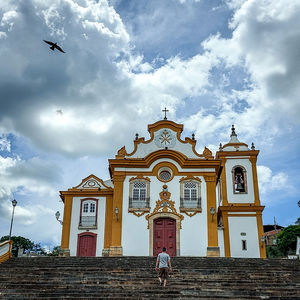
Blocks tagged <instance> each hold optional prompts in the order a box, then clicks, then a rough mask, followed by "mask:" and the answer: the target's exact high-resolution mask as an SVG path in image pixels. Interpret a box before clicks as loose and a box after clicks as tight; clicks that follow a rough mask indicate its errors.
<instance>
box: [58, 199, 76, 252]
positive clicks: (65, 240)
mask: <svg viewBox="0 0 300 300" xmlns="http://www.w3.org/2000/svg"><path fill="white" fill-rule="evenodd" d="M64 198H65V203H64V204H65V205H64V219H63V225H62V236H61V246H60V247H61V249H62V250H69V241H70V228H71V216H72V204H73V197H72V196H69V195H67V196H65V197H64Z"/></svg>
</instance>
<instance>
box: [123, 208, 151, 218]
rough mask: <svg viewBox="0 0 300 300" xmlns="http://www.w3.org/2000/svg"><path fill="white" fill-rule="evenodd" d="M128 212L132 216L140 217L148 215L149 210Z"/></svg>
mask: <svg viewBox="0 0 300 300" xmlns="http://www.w3.org/2000/svg"><path fill="white" fill-rule="evenodd" d="M128 212H130V213H132V214H134V215H135V216H136V217H141V216H142V215H144V214H146V213H148V212H149V209H145V210H134V209H128Z"/></svg>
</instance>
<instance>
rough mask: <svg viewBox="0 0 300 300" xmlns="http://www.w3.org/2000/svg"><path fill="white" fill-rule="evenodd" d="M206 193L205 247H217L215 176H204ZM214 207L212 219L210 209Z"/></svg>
mask: <svg viewBox="0 0 300 300" xmlns="http://www.w3.org/2000/svg"><path fill="white" fill-rule="evenodd" d="M204 179H205V181H206V194H207V235H208V243H207V247H208V248H209V247H214V248H215V247H218V246H219V245H218V218H217V209H216V176H205V177H204ZM211 208H214V210H215V214H214V216H213V219H212V215H211V213H210V209H211ZM208 251H209V250H208Z"/></svg>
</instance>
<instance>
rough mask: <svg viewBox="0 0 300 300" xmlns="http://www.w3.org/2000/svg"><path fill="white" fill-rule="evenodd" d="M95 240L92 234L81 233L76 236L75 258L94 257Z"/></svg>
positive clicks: (95, 237)
mask: <svg viewBox="0 0 300 300" xmlns="http://www.w3.org/2000/svg"><path fill="white" fill-rule="evenodd" d="M96 239H97V235H96V234H94V233H81V234H79V235H78V246H77V256H96Z"/></svg>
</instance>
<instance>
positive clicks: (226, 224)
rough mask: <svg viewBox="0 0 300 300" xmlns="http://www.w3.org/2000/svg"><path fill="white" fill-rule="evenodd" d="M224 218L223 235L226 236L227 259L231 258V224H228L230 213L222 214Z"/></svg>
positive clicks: (225, 249) (225, 250)
mask: <svg viewBox="0 0 300 300" xmlns="http://www.w3.org/2000/svg"><path fill="white" fill-rule="evenodd" d="M222 218H223V226H224V230H223V234H224V252H225V257H230V256H231V254H230V239H229V224H228V213H227V212H222Z"/></svg>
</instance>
